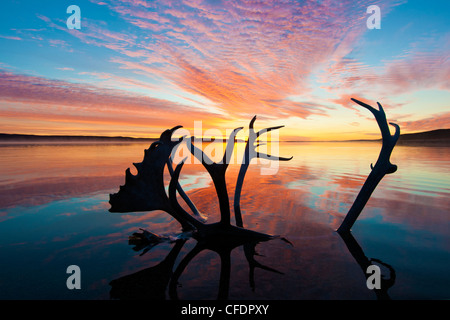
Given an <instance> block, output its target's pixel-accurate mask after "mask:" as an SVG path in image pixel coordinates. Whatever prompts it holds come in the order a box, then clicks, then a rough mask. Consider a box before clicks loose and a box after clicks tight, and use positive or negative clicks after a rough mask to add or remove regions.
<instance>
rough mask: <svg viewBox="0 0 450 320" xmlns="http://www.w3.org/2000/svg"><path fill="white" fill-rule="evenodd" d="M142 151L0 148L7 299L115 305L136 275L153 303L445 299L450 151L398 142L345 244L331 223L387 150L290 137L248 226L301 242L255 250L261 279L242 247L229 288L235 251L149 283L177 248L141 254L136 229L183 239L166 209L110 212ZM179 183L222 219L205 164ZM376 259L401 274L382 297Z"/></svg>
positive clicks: (230, 175) (248, 205) (251, 192)
mask: <svg viewBox="0 0 450 320" xmlns="http://www.w3.org/2000/svg"><path fill="white" fill-rule="evenodd" d="M146 148H148V145H147V144H141V143H125V144H80V145H77V144H53V145H39V144H30V145H26V144H24V145H8V146H6V145H4V146H1V147H0V152H1V154H2V156H1V158H0V170H1V171H0V256H1V260H0V298H1V299H110V292H111V288H112V286H111V285H110V282H111V281H112V280H115V279H119V278H121V277H124V276H127V275H134V276H130V277H128V278H126V279H129V280H130V281H129V283H131V284H130V286H131V287H132V283H133V281H134V283H135V284H136V283H140V284H145V286H147V287H152V286H154V288H155V289H152V290H150V291H151V293H150V294H149V297H150V296H157V297H165V298H167V299H172V298H175V297H177V298H179V299H216V298H217V297H219V296H223V295H226V296H227V297H228V298H230V299H287V300H291V299H377V298H386V297H390V298H391V299H448V298H450V292H449V290H448V288H449V286H450V275H449V274H448V270H450V241H449V240H450V239H449V238H450V228H449V226H450V215H449V208H450V200H449V194H450V161H449V159H450V148H448V147H412V146H397V147H396V148H395V150H394V152H393V155H392V157H391V161H392V163H394V164H397V165H398V167H399V170H398V171H397V172H395V173H394V174H391V175H388V176H386V177H385V178H384V179H383V180H382V181H381V183H380V184H379V186H378V188H377V189H376V190H375V192H374V193H373V195H372V198H371V199H370V200H369V202H368V204H367V205H366V207H365V209H364V210H363V212H362V213H361V215H360V217H359V219H358V221H357V222H356V223H355V225H354V227H353V231H352V234H353V238H352V239H346V241H344V240H343V239H342V238H341V237H340V236H339V235H338V234H337V233H336V232H335V230H336V229H337V227H338V226H339V225H340V223H341V222H342V220H343V218H344V216H345V214H346V212H347V211H348V209H349V208H350V206H351V204H352V202H353V200H354V199H355V197H356V195H357V193H358V192H359V189H360V188H361V186H362V184H363V183H364V180H365V179H366V177H367V175H368V174H369V172H370V163H375V161H376V159H377V156H378V152H379V149H380V145H379V144H378V143H371V142H365V143H363V142H358V143H356V142H351V143H350V142H349V143H325V142H322V143H293V142H289V143H282V144H281V145H280V150H279V153H280V155H282V156H293V157H294V158H293V159H292V160H291V161H289V162H280V163H279V167H278V168H276V170H275V172H272V173H273V174H267V171H264V170H263V168H264V167H265V164H260V165H258V163H252V164H251V166H250V169H249V171H248V173H247V175H246V178H245V182H244V185H243V194H242V198H241V209H242V211H243V219H244V225H245V227H247V228H250V229H253V230H256V231H260V232H264V233H270V234H276V235H281V236H282V237H285V238H286V239H288V240H289V241H290V242H291V243H292V245H290V244H288V243H286V242H284V241H281V240H280V239H275V240H271V241H268V242H263V243H259V244H257V245H256V247H255V250H256V252H257V253H258V255H255V256H253V258H254V259H255V260H256V261H258V262H259V263H261V264H262V265H263V266H266V267H269V268H271V269H270V270H269V269H264V268H256V269H255V270H254V275H253V277H250V268H249V261H248V259H247V258H246V252H248V250H251V249H252V248H253V247H252V246H247V247H245V248H244V247H243V246H239V247H237V248H235V249H234V250H232V251H231V253H230V254H229V256H228V257H229V258H230V259H231V260H230V261H231V262H230V276H229V277H226V278H227V279H225V282H224V279H222V281H221V277H220V275H221V268H223V270H225V269H226V267H224V266H226V263H227V259H228V258H227V256H226V255H225V256H222V259H221V257H220V256H219V254H218V253H216V252H214V251H211V250H203V251H201V252H200V253H199V254H197V255H196V256H195V257H194V258H193V259H192V260H191V261H190V262H189V263H188V264H187V266H186V268H185V269H184V271H183V272H182V273H181V275H180V276H179V278H178V283H174V284H173V285H169V286H168V287H164V286H163V287H162V289H157V288H158V286H157V283H155V284H153V282H154V279H155V278H156V279H157V278H158V276H157V275H158V273H156V271H155V270H158V268H161V267H162V266H166V264H164V263H162V264H161V262H162V261H163V260H164V259H165V258H166V257H167V256H168V255H169V252H171V250H172V249H173V248H174V246H175V245H174V244H172V243H162V244H160V245H157V246H155V247H154V248H152V249H151V250H149V251H148V252H146V253H145V254H143V255H141V254H142V250H141V251H135V250H133V248H134V246H133V245H129V244H128V236H130V235H131V234H133V233H134V232H138V231H139V228H144V229H146V230H149V231H152V232H155V233H158V234H169V233H177V232H180V227H179V225H178V223H177V222H176V221H174V220H173V219H172V218H171V217H170V216H169V215H168V214H166V213H164V212H162V211H154V212H140V213H133V212H132V213H126V214H123V213H122V214H120V213H109V212H108V209H109V203H108V200H109V193H115V192H117V191H118V188H119V186H120V185H121V184H123V183H124V179H125V178H124V177H125V174H124V173H125V169H126V168H128V167H132V163H133V162H140V161H141V160H142V158H143V151H144V149H146ZM272 169H273V168H272ZM238 170H239V166H238V164H232V165H230V167H229V169H228V171H227V181H228V184H229V186H228V188H229V190H228V191H229V194H230V200H231V201H232V199H233V192H234V183H235V181H236V177H237V173H238ZM272 171H273V170H272ZM132 172H133V169H132ZM275 173H276V174H275ZM180 182H181V184H182V185H183V187H184V189H185V190H186V191H187V192H188V194H189V196H190V197H191V199H192V200H193V202H194V203H195V204H196V206H197V207H198V208H199V209H200V211H201V212H202V213H203V214H204V215H206V216H207V217H208V221H209V222H214V221H218V218H219V213H218V201H217V200H216V197H215V194H214V192H215V191H214V189H213V186H212V184H211V179H210V178H209V176H208V174H207V172H206V170H205V169H204V168H203V167H202V166H201V165H199V164H186V165H185V166H184V167H183V170H182V174H181V179H180ZM232 221H233V222H234V220H233V219H232ZM353 241H356V243H357V244H358V245H359V246H357V247H356V248H357V249H358V248H359V249H358V250H355V247H353V246H352V243H354V242H353ZM195 246H196V241H195V240H194V239H189V240H187V241H186V243H184V245H183V246H182V247H180V248H176V249H180V251H179V254H178V255H176V256H175V258H174V259H175V260H174V262H173V270H176V268H177V267H178V266H179V265H180V263H182V261H183V259H184V258H185V257H186V256H187V255H188V254H189V252H191V250H193V249H194V247H195ZM174 250H175V249H174ZM371 258H375V259H378V260H381V261H382V262H383V263H384V265H383V264H379V265H380V266H381V270H382V273H383V274H384V275H385V276H386V278H389V277H390V276H392V274H390V271H389V269H388V268H387V267H386V265H389V266H391V267H392V269H393V270H395V279H392V281H391V282H386V283H383V284H382V285H383V286H384V285H385V290H384V292H383V295H382V296H381V295H376V294H375V292H374V291H373V290H369V289H368V288H367V286H366V277H365V273H364V272H365V270H364V269H365V267H366V265H365V264H364V263H367V261H368V259H371ZM167 261H168V260H166V262H167ZM185 261H186V260H185ZM69 265H78V266H79V267H80V269H81V290H69V289H68V288H67V286H66V280H67V278H68V276H69V275H68V274H67V273H66V268H67V267H68V266H69ZM156 266H158V267H157V268H152V267H156ZM169 269H170V268H169ZM169 269H168V270H169ZM141 270H144V271H143V272H140V273H138V271H141ZM155 275H156V276H155ZM136 279H138V280H136ZM224 289H228V291H227V292H226V290H225V291H224ZM120 294H122V295H124V294H125V293H124V292H121V293H120ZM116 297H117V296H116Z"/></svg>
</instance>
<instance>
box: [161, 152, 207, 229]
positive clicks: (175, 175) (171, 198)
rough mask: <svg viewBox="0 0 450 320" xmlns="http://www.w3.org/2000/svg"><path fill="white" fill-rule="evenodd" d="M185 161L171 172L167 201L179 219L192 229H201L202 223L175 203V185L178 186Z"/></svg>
mask: <svg viewBox="0 0 450 320" xmlns="http://www.w3.org/2000/svg"><path fill="white" fill-rule="evenodd" d="M185 161H186V158H184V159H183V161H181V162H180V163H179V164H178V165H177V166H176V168H175V171H174V172H173V175H172V178H171V179H170V183H169V201H170V204H171V206H172V207H173V208H174V210H176V212H177V213H178V214H179V215H180V217H181V218H182V219H184V220H186V221H187V222H188V223H189V224H191V225H193V226H194V227H196V228H197V229H198V228H201V227H202V226H203V223H201V222H200V221H198V220H197V219H195V218H194V217H192V216H191V215H190V214H189V213H188V212H186V210H184V209H183V208H182V207H181V206H180V204H179V203H178V201H177V194H176V190H177V185H178V179H179V177H180V172H181V168H182V167H183V164H184V162H185Z"/></svg>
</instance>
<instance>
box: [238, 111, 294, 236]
mask: <svg viewBox="0 0 450 320" xmlns="http://www.w3.org/2000/svg"><path fill="white" fill-rule="evenodd" d="M255 120H256V116H254V117H253V119H252V120H251V121H250V124H249V136H248V140H247V144H246V146H245V153H244V159H243V161H242V164H241V168H240V169H239V175H238V178H237V181H236V189H235V192H234V216H235V219H236V225H237V226H238V227H243V221H242V214H241V205H240V200H241V192H242V185H243V184H244V178H245V174H246V173H247V169H248V167H249V165H250V162H251V160H252V159H253V158H255V157H256V158H264V159H269V160H278V161H289V160H291V159H292V157H290V158H284V157H277V156H273V155H268V154H264V153H260V152H258V151H256V148H257V147H258V146H259V145H260V143H259V142H257V140H258V138H259V137H260V136H261V135H262V134H264V133H267V132H269V131H272V130H277V129H280V128H283V127H284V126H277V127H269V128H264V129H261V130H259V131H258V132H255V130H254V129H253V124H254V123H255ZM250 148H251V149H250Z"/></svg>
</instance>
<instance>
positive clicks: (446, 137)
mask: <svg viewBox="0 0 450 320" xmlns="http://www.w3.org/2000/svg"><path fill="white" fill-rule="evenodd" d="M157 140H158V138H132V137H123V136H115V137H108V136H65V135H54V136H52V135H48V136H46V135H32V134H8V133H0V143H2V144H5V143H8V144H9V143H10V144H15V143H20V144H23V143H98V142H103V143H126V142H129V143H143V142H154V141H157ZM225 140H226V139H224V141H225ZM208 141H209V140H208ZM239 142H244V141H242V140H240V141H239ZM281 142H314V143H315V142H381V139H357V140H328V141H323V140H322V141H317V140H285V141H281ZM398 144H399V145H411V144H433V145H450V129H437V130H432V131H425V132H418V133H406V134H401V135H400V138H399V140H398Z"/></svg>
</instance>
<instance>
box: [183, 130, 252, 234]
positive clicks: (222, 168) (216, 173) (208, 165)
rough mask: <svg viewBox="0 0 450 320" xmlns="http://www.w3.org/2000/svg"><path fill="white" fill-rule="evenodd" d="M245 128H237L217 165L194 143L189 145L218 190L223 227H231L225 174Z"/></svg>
mask: <svg viewBox="0 0 450 320" xmlns="http://www.w3.org/2000/svg"><path fill="white" fill-rule="evenodd" d="M242 129H243V128H242V127H240V128H236V129H234V130H233V132H232V133H231V135H230V137H229V138H228V142H227V146H226V149H225V153H224V155H223V159H222V160H221V161H220V162H218V163H215V162H213V161H212V160H211V159H210V158H209V157H208V156H207V155H206V154H205V153H204V152H203V150H201V149H199V148H197V147H196V146H194V145H193V144H192V142H191V141H190V140H189V139H188V142H189V145H188V148H189V150H190V151H191V153H192V154H193V155H194V156H195V157H196V158H197V159H198V160H199V161H201V162H202V164H203V166H204V167H205V169H206V170H207V171H208V173H209V175H210V176H211V178H212V180H213V183H214V187H215V189H216V193H217V197H218V199H219V206H220V223H221V224H222V225H226V226H228V225H230V203H229V199H228V192H227V185H226V181H225V173H226V170H227V168H228V165H229V159H230V157H231V153H232V152H233V148H234V144H235V143H236V141H235V138H236V134H237V132H238V131H240V130H242Z"/></svg>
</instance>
